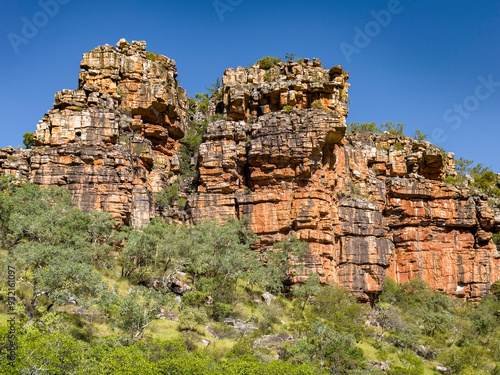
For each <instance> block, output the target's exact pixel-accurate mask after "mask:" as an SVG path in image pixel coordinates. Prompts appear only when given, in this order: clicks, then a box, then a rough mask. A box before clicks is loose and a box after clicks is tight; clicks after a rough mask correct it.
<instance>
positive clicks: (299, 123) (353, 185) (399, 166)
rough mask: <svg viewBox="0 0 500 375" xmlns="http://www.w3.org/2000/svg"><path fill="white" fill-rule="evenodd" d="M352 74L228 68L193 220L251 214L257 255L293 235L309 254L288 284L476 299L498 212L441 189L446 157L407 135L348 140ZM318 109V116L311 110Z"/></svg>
mask: <svg viewBox="0 0 500 375" xmlns="http://www.w3.org/2000/svg"><path fill="white" fill-rule="evenodd" d="M308 69H309V70H308ZM290 71H292V72H293V71H297V72H300V73H301V74H297V76H289V75H287V72H290ZM269 75H271V76H272V77H274V78H273V81H272V82H270V83H269V82H266V80H265V79H262V77H268V76H269ZM312 77H321V78H320V79H318V78H312ZM347 78H348V75H347V73H345V72H343V71H342V69H341V68H340V67H335V68H332V69H331V70H330V71H326V70H323V69H322V68H321V66H320V65H319V64H318V63H317V62H315V63H311V62H306V63H305V64H304V63H303V64H302V65H300V64H296V63H290V62H289V63H283V64H278V66H276V67H273V68H271V69H269V70H267V71H266V70H264V69H260V67H258V66H254V67H252V68H250V69H243V68H238V69H236V70H232V69H230V70H227V71H226V73H225V76H224V78H223V82H224V86H223V88H222V92H223V93H224V95H223V97H222V98H221V99H220V102H219V103H215V106H214V107H215V111H220V112H221V113H224V114H225V115H226V116H227V118H228V120H220V121H217V122H215V123H212V124H209V126H208V130H207V134H206V135H205V137H204V142H203V143H202V145H201V147H200V155H199V164H198V165H199V172H200V184H201V185H200V187H199V189H198V194H197V195H196V196H195V197H194V198H192V199H191V206H192V209H191V217H192V220H193V221H194V222H196V221H199V220H202V219H216V220H220V221H223V220H226V219H227V218H229V217H236V218H242V217H243V216H248V217H249V218H250V223H251V226H252V229H253V230H254V231H255V232H256V233H257V234H258V235H259V237H260V244H259V245H260V247H261V248H264V247H268V246H272V244H274V243H275V242H277V241H279V240H281V239H282V238H283V237H286V236H288V235H290V234H294V235H296V236H297V237H298V238H299V239H301V240H304V241H307V242H308V244H309V250H310V255H309V256H308V257H306V259H305V261H304V264H303V266H305V267H303V273H302V274H299V275H297V276H296V277H295V281H298V282H300V281H303V280H305V278H306V277H307V274H310V273H312V272H317V273H318V274H319V275H320V278H321V280H322V281H323V282H326V283H329V282H336V283H339V284H340V285H343V286H345V287H348V288H349V289H351V290H352V291H353V292H354V293H356V295H357V296H358V298H359V299H361V300H369V299H372V298H375V297H376V296H377V295H378V294H379V293H380V292H381V290H382V288H383V282H384V279H385V277H387V276H389V277H392V278H393V279H395V280H396V281H398V282H401V283H402V282H405V281H407V280H410V279H415V278H421V279H424V280H425V281H426V282H427V283H429V284H430V285H431V287H432V288H433V289H435V290H439V291H441V292H443V293H446V294H448V295H454V296H457V297H461V298H468V299H476V298H479V297H481V296H483V295H484V294H486V293H487V292H488V290H489V288H490V285H491V283H492V282H493V281H495V280H497V279H498V278H499V277H500V253H499V252H498V250H497V248H496V246H495V245H494V244H493V243H492V241H491V232H490V231H491V230H492V228H494V226H495V223H497V224H496V225H498V220H497V222H495V215H494V212H493V211H492V209H491V208H490V207H489V206H488V203H487V202H486V201H485V200H484V199H481V198H479V197H472V196H470V194H469V192H468V191H466V190H459V189H457V188H455V187H454V186H452V185H450V184H447V183H444V182H442V179H443V178H444V177H445V176H446V175H447V174H449V173H453V172H454V162H453V154H447V155H445V154H442V153H441V152H440V151H439V150H438V149H436V148H435V147H433V146H432V145H431V144H430V143H428V142H425V141H416V140H413V139H411V138H407V137H396V136H393V135H390V134H373V133H368V132H357V133H356V134H347V135H346V134H345V132H346V129H345V116H346V115H347V112H346V111H345V110H344V109H345V108H346V95H347V91H348V88H349V86H348V84H347V83H346V79H347ZM298 87H300V88H301V91H300V93H298V89H297V88H298ZM290 98H295V99H296V98H301V99H300V100H296V101H295V102H294V101H290ZM306 98H307V99H306ZM317 101H320V102H321V103H323V104H322V105H323V108H321V109H315V108H311V107H318V105H314V106H313V105H312V103H314V102H316V103H318V102H317ZM258 104H260V105H258ZM285 105H289V106H290V107H293V109H290V107H288V108H285V110H280V109H282V108H283V107H284V106H285ZM495 230H496V229H495Z"/></svg>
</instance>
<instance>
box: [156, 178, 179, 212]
mask: <svg viewBox="0 0 500 375" xmlns="http://www.w3.org/2000/svg"><path fill="white" fill-rule="evenodd" d="M178 200H179V184H177V183H174V184H172V185H169V186H166V187H165V188H164V189H163V190H162V191H160V192H159V193H156V195H155V201H156V203H158V204H159V205H160V206H162V207H166V206H172V205H173V204H174V203H176V202H177V201H178Z"/></svg>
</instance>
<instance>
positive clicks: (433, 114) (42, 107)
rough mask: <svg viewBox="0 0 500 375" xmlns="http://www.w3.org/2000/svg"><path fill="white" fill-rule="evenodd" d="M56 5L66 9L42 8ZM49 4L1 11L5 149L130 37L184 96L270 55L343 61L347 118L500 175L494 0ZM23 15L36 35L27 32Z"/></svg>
mask: <svg viewBox="0 0 500 375" xmlns="http://www.w3.org/2000/svg"><path fill="white" fill-rule="evenodd" d="M53 1H60V2H61V3H66V4H60V5H59V9H56V8H55V7H54V6H52V7H49V8H46V9H45V10H43V9H44V8H43V7H42V6H41V5H40V3H44V2H45V3H47V4H50V3H53ZM53 1H52V0H45V1H44V0H42V1H41V2H39V1H37V0H34V1H29V0H23V1H21V0H9V1H2V3H1V5H0V19H1V22H0V31H1V32H0V50H1V51H2V52H1V59H0V113H1V117H0V121H1V123H0V124H1V125H0V126H1V128H0V129H1V130H0V147H4V146H7V145H12V146H17V145H19V144H22V134H23V133H25V132H28V131H34V130H35V129H36V124H37V122H38V120H39V119H41V118H42V116H43V115H44V113H45V112H46V111H47V110H49V109H50V108H51V106H52V103H53V99H54V94H55V92H56V91H59V90H62V89H65V88H67V89H75V88H76V87H77V83H78V71H79V63H80V60H81V57H82V54H83V53H84V52H87V51H89V50H91V49H93V48H95V47H96V46H98V45H101V44H106V43H108V44H112V45H114V44H115V43H116V42H117V41H118V40H119V39H120V38H122V37H124V38H126V39H127V40H129V41H131V40H146V41H147V43H148V50H150V51H154V52H157V53H161V54H164V55H166V56H168V57H170V58H173V59H175V60H176V61H177V68H178V72H179V77H178V78H179V80H180V81H181V85H182V86H183V87H184V88H185V89H186V90H187V91H188V94H189V95H194V93H196V92H203V91H205V86H207V85H208V84H210V83H211V82H213V81H215V80H216V78H217V77H220V76H222V73H223V71H224V70H225V69H226V68H229V67H237V66H239V65H243V66H245V65H249V64H251V63H253V62H254V61H256V60H257V59H259V58H261V57H263V56H267V55H271V56H280V55H281V56H284V55H285V54H286V53H287V52H294V53H296V54H297V56H298V57H310V58H312V57H318V58H320V59H321V60H322V61H323V65H324V66H325V67H330V66H333V65H337V64H341V65H343V66H344V68H345V69H346V70H348V71H349V72H350V74H351V79H350V83H351V84H352V86H351V90H350V97H351V100H352V103H351V106H350V114H349V118H348V121H349V122H354V121H362V122H372V121H374V122H377V123H381V122H385V121H393V122H404V123H406V124H407V126H406V132H407V134H409V135H413V134H414V132H415V130H416V129H421V130H422V132H423V133H426V134H433V135H434V139H433V140H434V141H435V142H436V143H437V144H438V145H439V146H441V147H444V148H445V149H446V150H447V151H453V152H455V154H456V156H457V157H465V158H468V159H473V160H474V161H476V162H478V163H483V164H484V165H487V166H491V167H493V169H494V170H495V171H497V172H500V160H499V158H498V155H499V144H500V143H499V140H500V2H498V1H496V0H483V1H481V2H480V3H477V2H476V3H474V2H472V1H453V0H442V1H439V2H438V1H435V0H432V1H431V0H420V1H415V0H414V1H411V0H400V1H399V4H398V1H397V0H391V1H374V0H359V1H356V0H337V1H331V0H318V1H314V2H309V3H307V2H305V1H296V0H288V1H260V0H220V1H213V0H206V1H197V0H194V1H193V0H191V1H168V0H160V1H133V0H128V1H118V0H106V1H102V0H85V1H79V0H53ZM58 4H59V3H58ZM231 4H232V5H231ZM215 5H218V6H219V13H218V12H217V10H216V7H215ZM40 12H42V13H40ZM43 13H45V15H46V16H45V17H44V14H43ZM48 13H51V14H48ZM374 14H379V16H377V18H378V20H376V17H375V16H374ZM388 14H389V15H390V19H389V17H387V15H388ZM23 17H25V19H27V20H28V21H29V22H33V21H35V22H36V23H37V24H38V25H39V27H37V30H34V31H33V30H28V28H27V27H25V28H24V30H23V24H24V21H23ZM35 27H36V25H35ZM360 31H361V32H363V33H368V35H365V36H364V37H363V36H360ZM23 32H24V33H23ZM17 37H18V38H24V40H22V42H21V41H20V40H21V39H13V38H17ZM13 40H14V42H13ZM341 46H342V47H341ZM15 48H17V49H18V52H17V53H16V52H15ZM346 51H347V52H346Z"/></svg>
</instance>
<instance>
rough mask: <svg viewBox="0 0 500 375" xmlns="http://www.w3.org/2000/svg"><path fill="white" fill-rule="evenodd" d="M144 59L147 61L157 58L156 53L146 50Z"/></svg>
mask: <svg viewBox="0 0 500 375" xmlns="http://www.w3.org/2000/svg"><path fill="white" fill-rule="evenodd" d="M146 59H148V60H149V61H156V60H158V55H157V54H156V53H154V52H149V51H148V52H146Z"/></svg>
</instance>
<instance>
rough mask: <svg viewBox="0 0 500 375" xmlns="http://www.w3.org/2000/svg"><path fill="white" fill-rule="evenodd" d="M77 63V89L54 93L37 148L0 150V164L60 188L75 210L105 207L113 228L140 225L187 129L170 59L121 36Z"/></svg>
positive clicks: (183, 98)
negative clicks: (29, 149)
mask: <svg viewBox="0 0 500 375" xmlns="http://www.w3.org/2000/svg"><path fill="white" fill-rule="evenodd" d="M80 66H81V68H82V70H81V71H80V77H79V84H78V89H77V90H63V91H60V92H58V93H56V95H55V103H54V108H53V109H52V110H50V111H49V112H48V113H47V114H46V115H45V116H44V118H43V119H42V120H41V121H40V122H39V124H38V127H37V130H36V132H35V141H36V145H37V147H36V148H34V149H33V150H31V151H30V152H26V151H21V152H14V150H13V149H10V150H9V149H4V150H2V151H0V169H2V170H3V174H10V175H14V176H16V177H18V178H20V179H23V180H27V181H30V182H33V183H35V184H39V185H43V186H65V187H66V188H67V189H68V190H69V191H70V192H71V193H72V195H73V198H74V200H75V202H76V204H77V206H78V207H80V208H81V209H83V210H102V211H107V212H110V213H111V214H112V215H113V217H114V218H115V219H116V220H117V224H118V225H122V224H127V225H142V224H145V223H147V222H148V221H149V220H150V219H151V217H152V216H153V215H154V214H155V211H154V207H153V203H152V193H154V192H158V191H160V190H161V189H162V188H163V187H164V186H165V185H167V184H168V178H169V177H168V172H169V171H170V168H171V162H172V158H173V156H174V154H175V153H176V150H177V148H178V146H179V139H180V138H182V137H183V136H184V133H185V131H186V129H187V126H188V123H187V114H186V107H187V95H186V92H185V91H184V90H183V89H182V88H180V87H179V86H178V85H177V81H176V76H177V71H176V68H175V61H173V60H170V59H168V58H166V57H165V56H161V55H157V54H153V53H151V52H146V43H145V42H132V44H129V43H127V42H126V41H125V40H123V39H122V40H120V41H119V42H118V43H117V47H112V46H109V45H105V46H101V47H98V48H96V49H94V50H92V51H90V52H89V53H86V54H84V55H83V60H82V62H81V65H80Z"/></svg>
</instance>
